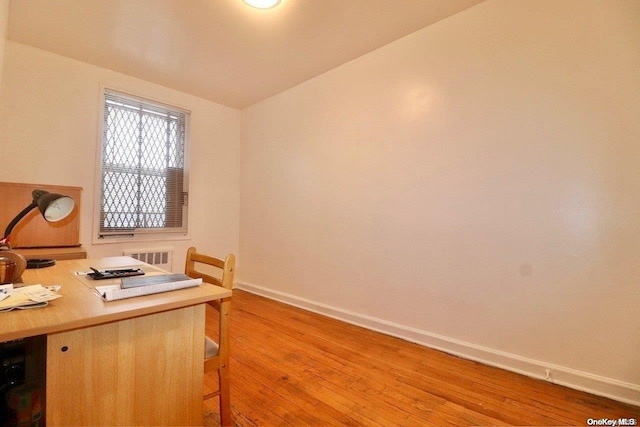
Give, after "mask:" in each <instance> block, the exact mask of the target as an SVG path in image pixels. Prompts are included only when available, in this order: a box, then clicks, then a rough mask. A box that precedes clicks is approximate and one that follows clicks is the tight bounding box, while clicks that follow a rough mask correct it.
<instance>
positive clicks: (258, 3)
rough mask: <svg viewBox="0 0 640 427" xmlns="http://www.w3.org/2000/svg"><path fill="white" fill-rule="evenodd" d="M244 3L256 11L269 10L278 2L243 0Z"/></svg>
mask: <svg viewBox="0 0 640 427" xmlns="http://www.w3.org/2000/svg"><path fill="white" fill-rule="evenodd" d="M244 2H245V3H246V4H248V5H249V6H253V7H255V8H258V9H271V8H272V7H275V6H277V5H278V3H280V0H244Z"/></svg>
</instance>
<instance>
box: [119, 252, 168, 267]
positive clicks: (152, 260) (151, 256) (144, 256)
mask: <svg viewBox="0 0 640 427" xmlns="http://www.w3.org/2000/svg"><path fill="white" fill-rule="evenodd" d="M122 254H123V255H126V256H130V257H131V258H135V259H137V260H140V261H142V262H146V263H147V264H151V265H153V266H156V267H158V268H162V269H163V270H167V271H172V267H173V249H158V248H154V249H129V250H126V251H124V252H123V253H122Z"/></svg>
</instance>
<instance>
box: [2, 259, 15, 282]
mask: <svg viewBox="0 0 640 427" xmlns="http://www.w3.org/2000/svg"><path fill="white" fill-rule="evenodd" d="M15 271H16V262H15V261H14V260H12V259H10V258H6V257H0V285H4V284H5V283H11V282H13V275H14V273H15Z"/></svg>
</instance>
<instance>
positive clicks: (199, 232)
mask: <svg viewBox="0 0 640 427" xmlns="http://www.w3.org/2000/svg"><path fill="white" fill-rule="evenodd" d="M101 84H105V85H109V86H111V87H113V88H115V89H120V90H124V91H128V92H130V93H133V94H137V95H141V96H146V97H149V98H152V99H157V100H159V101H163V102H165V103H168V104H171V105H176V106H180V107H183V108H187V109H189V110H191V132H190V136H191V145H190V150H191V156H190V160H191V164H190V174H191V181H190V197H189V205H190V207H189V210H190V220H191V223H190V232H191V239H190V240H178V241H171V242H158V243H147V242H145V243H128V244H107V245H93V244H92V230H93V228H92V227H93V225H94V222H93V216H94V203H93V202H94V196H95V191H94V190H95V170H96V169H95V168H96V155H97V150H96V144H98V141H99V139H98V124H99V118H98V114H99V113H98V110H99V106H100V103H101V91H100V85H101ZM2 91H3V92H2V93H3V99H2V104H1V105H0V146H1V147H2V153H3V155H2V156H3V161H2V167H0V181H10V182H27V183H42V184H58V185H71V186H80V187H83V189H84V190H83V194H82V210H81V215H82V216H81V230H80V238H81V239H80V240H81V242H82V243H83V245H84V246H85V247H86V248H87V250H88V253H89V256H91V257H101V256H107V255H121V254H122V250H123V249H124V248H125V247H128V248H143V249H144V248H154V247H163V248H164V247H172V248H173V249H174V251H175V255H176V258H175V259H174V263H173V269H174V271H181V270H182V269H183V268H184V267H183V265H184V257H185V253H186V249H187V248H188V247H189V246H190V245H195V246H197V247H198V249H200V250H202V251H205V252H207V253H214V254H226V253H229V252H233V253H236V254H237V253H238V235H239V230H238V224H239V203H240V202H239V200H240V199H239V197H240V196H239V178H238V176H239V168H240V118H241V114H240V111H238V110H235V109H232V108H228V107H223V106H221V105H218V104H214V103H212V102H209V101H206V100H204V99H201V98H197V97H194V96H191V95H187V94H184V93H181V92H178V91H175V90H171V89H168V88H165V87H162V86H158V85H155V84H152V83H149V82H145V81H143V80H139V79H135V78H132V77H129V76H126V75H123V74H119V73H116V72H113V71H110V70H106V69H103V68H99V67H95V66H92V65H89V64H86V63H82V62H79V61H75V60H72V59H68V58H65V57H62V56H58V55H55V54H52V53H49V52H45V51H42V50H39V49H34V48H32V47H29V46H25V45H22V44H19V43H15V42H11V41H7V43H6V47H5V57H4V78H3V80H2ZM27 203H28V201H26V202H25V205H26V204H27Z"/></svg>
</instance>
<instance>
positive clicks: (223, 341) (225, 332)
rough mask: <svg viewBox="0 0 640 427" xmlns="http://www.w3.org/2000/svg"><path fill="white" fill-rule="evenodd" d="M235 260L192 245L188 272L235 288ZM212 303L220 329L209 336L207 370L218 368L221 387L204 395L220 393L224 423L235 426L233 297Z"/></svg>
mask: <svg viewBox="0 0 640 427" xmlns="http://www.w3.org/2000/svg"><path fill="white" fill-rule="evenodd" d="M196 263H200V264H206V265H208V266H211V267H215V268H217V269H221V270H222V278H221V279H218V278H217V277H214V276H211V275H209V274H207V273H205V272H203V271H202V270H205V271H208V270H206V268H207V267H203V266H200V265H198V267H199V268H200V271H199V270H197V269H196ZM235 263H236V258H235V256H234V255H233V254H229V255H227V257H226V258H225V259H224V260H222V259H220V258H214V257H211V256H207V255H203V254H199V253H197V252H196V248H194V247H190V248H189V249H188V250H187V261H186V263H185V268H184V272H185V274H186V275H187V276H189V277H192V278H202V280H203V281H205V282H207V283H211V284H213V285H217V286H222V287H223V288H227V289H231V287H232V286H233V271H234V268H235ZM209 305H211V306H212V307H213V308H214V309H215V310H216V311H218V314H219V316H218V317H219V329H218V337H217V338H215V339H212V338H210V337H206V342H205V356H204V357H205V358H204V372H205V373H207V372H211V371H214V370H216V371H218V390H217V391H215V392H213V393H209V394H207V395H205V396H204V398H205V399H209V398H211V397H213V396H219V397H220V424H221V425H223V426H231V425H233V416H232V414H231V396H230V391H229V388H230V387H229V379H230V377H229V316H230V313H231V298H225V299H223V300H220V301H211V302H209Z"/></svg>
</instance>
